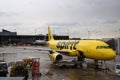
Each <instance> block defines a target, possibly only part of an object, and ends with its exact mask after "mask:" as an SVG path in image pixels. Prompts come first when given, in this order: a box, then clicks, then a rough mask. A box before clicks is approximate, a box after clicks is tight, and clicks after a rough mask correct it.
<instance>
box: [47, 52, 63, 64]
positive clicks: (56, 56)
mask: <svg viewBox="0 0 120 80" xmlns="http://www.w3.org/2000/svg"><path fill="white" fill-rule="evenodd" d="M49 56H50V59H51V60H52V61H53V62H59V61H61V60H62V59H63V56H62V55H61V54H60V53H57V52H54V53H50V54H49Z"/></svg>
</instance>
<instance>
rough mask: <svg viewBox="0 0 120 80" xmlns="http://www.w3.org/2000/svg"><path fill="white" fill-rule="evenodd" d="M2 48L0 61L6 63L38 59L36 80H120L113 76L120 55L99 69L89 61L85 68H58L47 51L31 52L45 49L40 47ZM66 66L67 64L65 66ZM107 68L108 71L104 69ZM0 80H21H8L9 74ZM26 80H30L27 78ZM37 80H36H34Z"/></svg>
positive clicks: (65, 57)
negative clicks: (38, 67) (38, 74)
mask: <svg viewBox="0 0 120 80" xmlns="http://www.w3.org/2000/svg"><path fill="white" fill-rule="evenodd" d="M25 47H26V46H12V47H9V46H4V47H0V59H4V60H5V61H6V62H8V63H10V62H15V61H22V59H24V58H27V57H37V58H40V73H41V74H42V75H41V76H40V77H39V79H38V80H120V77H119V76H117V75H116V74H115V64H116V63H120V55H117V57H116V58H115V59H114V60H110V61H106V62H105V64H104V65H103V66H101V69H95V66H94V62H93V60H91V59H86V62H87V64H88V65H87V67H84V68H82V67H73V66H72V65H68V66H64V67H60V66H58V65H53V63H52V61H51V60H50V58H49V56H48V52H47V51H38V50H33V49H34V48H38V49H39V48H45V49H47V48H48V47H40V46H28V47H26V48H31V49H28V50H27V49H26V50H24V49H23V48H25ZM63 58H64V59H63V60H68V61H72V60H74V59H75V57H68V56H63ZM66 65H67V64H66ZM105 67H107V68H108V70H106V69H105ZM0 80H21V78H17V77H16V79H15V78H13V79H10V77H9V74H8V77H6V78H2V77H1V78H0ZM28 80H32V77H29V78H28ZM34 80H37V79H34Z"/></svg>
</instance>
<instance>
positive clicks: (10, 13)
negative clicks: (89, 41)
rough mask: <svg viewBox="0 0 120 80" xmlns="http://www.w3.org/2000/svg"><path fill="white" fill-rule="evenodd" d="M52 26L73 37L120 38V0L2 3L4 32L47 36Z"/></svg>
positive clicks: (0, 20)
mask: <svg viewBox="0 0 120 80" xmlns="http://www.w3.org/2000/svg"><path fill="white" fill-rule="evenodd" d="M48 25H50V26H51V28H52V30H53V33H56V34H69V35H70V36H71V37H82V38H102V37H117V36H119V34H118V33H119V31H120V0H0V31H2V29H7V30H10V31H16V32H18V34H28V35H29V34H47V27H48Z"/></svg>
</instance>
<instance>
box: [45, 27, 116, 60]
mask: <svg viewBox="0 0 120 80" xmlns="http://www.w3.org/2000/svg"><path fill="white" fill-rule="evenodd" d="M47 44H48V46H49V47H50V48H51V49H50V50H48V51H49V52H50V54H49V56H50V58H51V60H52V61H53V62H59V61H61V60H62V59H63V56H62V55H61V54H64V55H68V56H76V57H78V61H81V60H83V59H84V58H89V59H93V60H97V61H98V60H103V61H106V60H111V59H114V58H115V57H116V53H115V51H113V50H112V48H110V47H109V45H108V44H107V43H105V42H103V41H100V40H54V38H53V35H52V32H51V28H50V27H49V26H48V42H47Z"/></svg>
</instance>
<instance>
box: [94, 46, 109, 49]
mask: <svg viewBox="0 0 120 80" xmlns="http://www.w3.org/2000/svg"><path fill="white" fill-rule="evenodd" d="M109 48H110V47H109V46H97V47H96V49H109Z"/></svg>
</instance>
